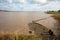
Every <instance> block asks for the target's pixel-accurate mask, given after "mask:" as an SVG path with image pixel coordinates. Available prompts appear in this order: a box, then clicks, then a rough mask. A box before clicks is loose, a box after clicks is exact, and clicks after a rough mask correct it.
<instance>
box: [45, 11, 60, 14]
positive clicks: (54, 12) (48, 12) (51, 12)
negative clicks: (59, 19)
mask: <svg viewBox="0 0 60 40" xmlns="http://www.w3.org/2000/svg"><path fill="white" fill-rule="evenodd" d="M46 13H47V14H60V10H58V11H47V12H46Z"/></svg>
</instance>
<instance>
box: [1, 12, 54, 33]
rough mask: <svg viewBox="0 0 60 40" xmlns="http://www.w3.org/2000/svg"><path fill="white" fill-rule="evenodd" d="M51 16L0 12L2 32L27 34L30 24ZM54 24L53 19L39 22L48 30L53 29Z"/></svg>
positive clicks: (33, 13) (41, 13)
mask: <svg viewBox="0 0 60 40" xmlns="http://www.w3.org/2000/svg"><path fill="white" fill-rule="evenodd" d="M49 16H51V15H49V14H45V13H43V12H0V31H1V32H2V31H4V32H15V33H18V32H20V33H27V32H28V31H29V27H28V24H29V23H31V22H32V21H35V20H38V19H42V18H46V17H49ZM54 22H55V20H54V19H53V18H52V17H49V18H47V19H44V20H40V21H37V23H40V24H42V25H44V26H46V27H47V28H53V23H54Z"/></svg>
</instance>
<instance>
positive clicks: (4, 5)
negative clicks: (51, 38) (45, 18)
mask: <svg viewBox="0 0 60 40" xmlns="http://www.w3.org/2000/svg"><path fill="white" fill-rule="evenodd" d="M59 9H60V1H59V0H45V1H43V0H40V1H39V0H35V1H34V0H22V1H21V0H13V1H11V0H10V2H9V1H7V0H0V10H9V11H47V10H59Z"/></svg>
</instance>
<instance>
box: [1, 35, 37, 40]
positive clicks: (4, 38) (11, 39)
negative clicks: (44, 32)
mask: <svg viewBox="0 0 60 40" xmlns="http://www.w3.org/2000/svg"><path fill="white" fill-rule="evenodd" d="M35 38H37V36H36V35H21V34H20V35H18V34H17V35H15V34H4V35H1V36H0V40H33V39H35Z"/></svg>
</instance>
